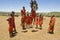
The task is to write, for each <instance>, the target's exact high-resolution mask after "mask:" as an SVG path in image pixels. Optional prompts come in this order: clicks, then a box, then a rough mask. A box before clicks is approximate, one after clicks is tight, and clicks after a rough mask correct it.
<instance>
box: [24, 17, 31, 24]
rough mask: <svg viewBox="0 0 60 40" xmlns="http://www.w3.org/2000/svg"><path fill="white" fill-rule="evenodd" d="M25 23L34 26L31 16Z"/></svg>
mask: <svg viewBox="0 0 60 40" xmlns="http://www.w3.org/2000/svg"><path fill="white" fill-rule="evenodd" d="M25 22H26V24H29V25H30V24H32V18H31V17H30V16H27V17H26V20H25Z"/></svg>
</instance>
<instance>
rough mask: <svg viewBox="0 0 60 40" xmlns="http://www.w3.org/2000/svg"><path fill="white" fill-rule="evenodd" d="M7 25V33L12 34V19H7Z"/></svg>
mask: <svg viewBox="0 0 60 40" xmlns="http://www.w3.org/2000/svg"><path fill="white" fill-rule="evenodd" d="M8 24H9V29H8V31H9V32H12V30H13V24H12V18H9V19H8Z"/></svg>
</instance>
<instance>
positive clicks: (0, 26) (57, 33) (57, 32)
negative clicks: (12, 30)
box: [0, 16, 60, 40]
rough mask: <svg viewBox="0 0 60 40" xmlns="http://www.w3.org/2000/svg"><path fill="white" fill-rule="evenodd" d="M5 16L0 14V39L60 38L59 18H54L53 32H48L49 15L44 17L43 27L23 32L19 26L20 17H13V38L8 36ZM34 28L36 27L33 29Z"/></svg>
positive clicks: (47, 39)
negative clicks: (14, 24) (14, 30)
mask: <svg viewBox="0 0 60 40" xmlns="http://www.w3.org/2000/svg"><path fill="white" fill-rule="evenodd" d="M7 18H8V17H7V16H0V40H60V18H56V24H55V29H54V34H48V33H47V31H48V27H49V20H50V18H49V17H44V23H43V26H42V27H43V29H42V30H39V29H37V30H38V31H37V32H31V31H32V30H33V29H35V26H33V27H34V28H32V29H27V30H28V32H26V33H23V32H22V28H21V25H20V23H21V21H20V20H21V19H20V18H21V17H20V16H19V17H15V22H16V29H17V32H18V33H17V35H16V36H15V37H13V38H10V37H9V32H8V22H7V21H6V19H7ZM35 30H36V29H35Z"/></svg>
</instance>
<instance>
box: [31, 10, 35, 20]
mask: <svg viewBox="0 0 60 40" xmlns="http://www.w3.org/2000/svg"><path fill="white" fill-rule="evenodd" d="M31 15H32V18H33V21H35V17H36V11H35V10H32V11H31Z"/></svg>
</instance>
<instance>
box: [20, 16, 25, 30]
mask: <svg viewBox="0 0 60 40" xmlns="http://www.w3.org/2000/svg"><path fill="white" fill-rule="evenodd" d="M25 19H26V15H23V16H22V18H21V23H22V24H21V25H22V29H23V30H26V27H25Z"/></svg>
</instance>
